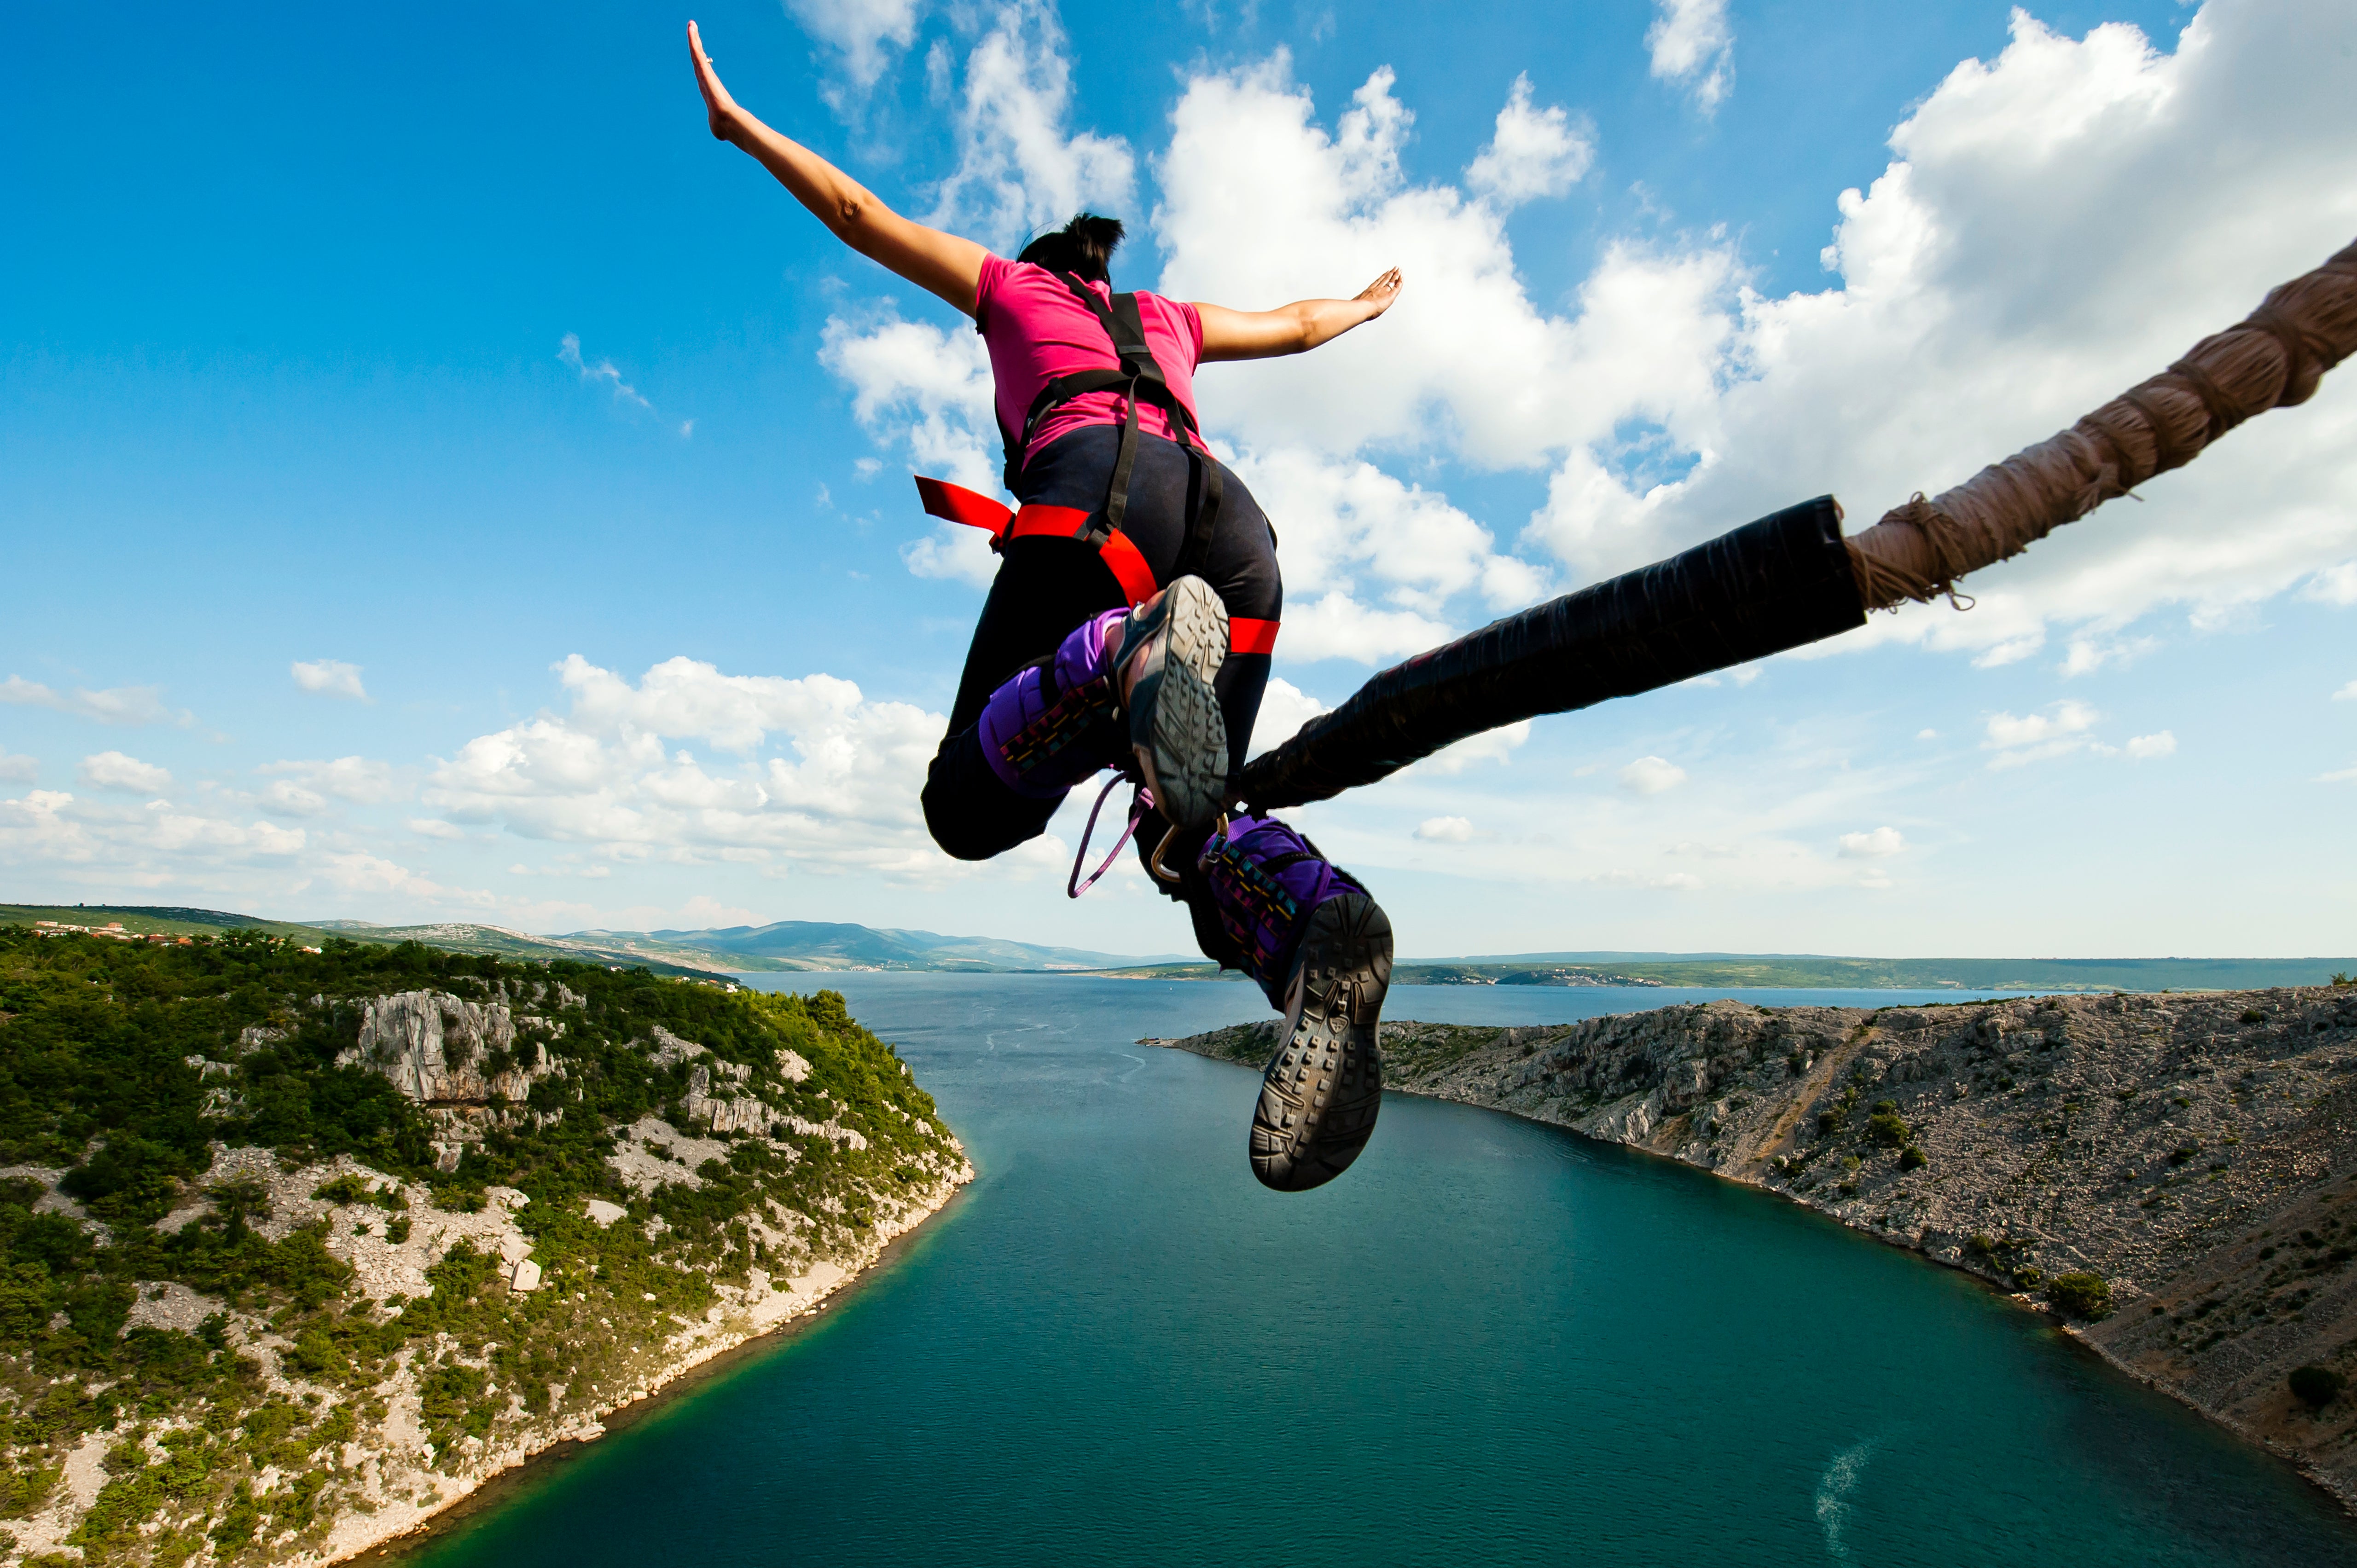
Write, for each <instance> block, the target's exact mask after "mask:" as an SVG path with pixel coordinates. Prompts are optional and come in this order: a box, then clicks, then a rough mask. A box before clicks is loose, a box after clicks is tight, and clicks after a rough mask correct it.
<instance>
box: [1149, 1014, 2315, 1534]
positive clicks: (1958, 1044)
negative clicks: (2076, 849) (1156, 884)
mask: <svg viewBox="0 0 2357 1568" xmlns="http://www.w3.org/2000/svg"><path fill="white" fill-rule="evenodd" d="M1382 1034H1383V1038H1382V1049H1383V1056H1384V1061H1385V1073H1384V1076H1385V1079H1386V1083H1385V1088H1386V1089H1388V1090H1392V1091H1393V1092H1396V1093H1402V1094H1414V1095H1417V1096H1419V1097H1421V1098H1425V1099H1430V1100H1437V1101H1448V1102H1450V1103H1455V1104H1461V1105H1465V1106H1468V1107H1469V1108H1471V1109H1475V1110H1482V1111H1495V1112H1504V1113H1505V1114H1507V1115H1511V1116H1514V1117H1516V1118H1518V1119H1520V1120H1523V1121H1526V1122H1537V1123H1539V1124H1542V1125H1545V1126H1551V1127H1557V1128H1560V1129H1562V1130H1564V1131H1566V1132H1568V1133H1574V1134H1576V1135H1577V1136H1579V1137H1582V1138H1584V1139H1587V1140H1589V1141H1592V1142H1595V1143H1599V1144H1618V1145H1620V1146H1621V1147H1623V1148H1628V1149H1631V1150H1634V1151H1636V1152H1638V1153H1641V1154H1646V1155H1655V1156H1658V1157H1661V1158H1664V1159H1669V1160H1672V1161H1674V1162H1675V1163H1677V1164H1680V1165H1690V1166H1694V1167H1695V1168H1698V1169H1701V1170H1703V1171H1706V1172H1707V1173H1708V1174H1710V1175H1712V1176H1717V1177H1719V1178H1721V1179H1723V1180H1727V1181H1729V1182H1734V1183H1737V1184H1738V1185H1741V1186H1744V1187H1752V1188H1755V1189H1757V1190H1760V1191H1762V1192H1767V1193H1770V1194H1773V1195H1775V1196H1777V1197H1782V1198H1785V1199H1788V1200H1790V1201H1792V1202H1793V1203H1795V1204H1797V1205H1799V1206H1800V1207H1802V1208H1807V1209H1810V1210H1812V1211H1813V1212H1815V1213H1818V1214H1822V1215H1824V1216H1825V1217H1826V1218H1828V1219H1833V1220H1835V1221H1836V1222H1838V1223H1839V1224H1841V1225H1842V1226H1843V1227H1844V1228H1845V1229H1846V1230H1851V1231H1854V1232H1857V1233H1860V1234H1863V1235H1867V1236H1870V1237H1872V1238H1874V1239H1875V1240H1878V1241H1881V1242H1884V1243H1885V1244H1887V1245H1889V1246H1892V1247H1895V1248H1899V1249H1900V1250H1902V1251H1910V1252H1913V1253H1916V1254H1917V1255H1919V1256H1921V1257H1922V1258H1924V1259H1926V1260H1928V1261H1930V1262H1934V1263H1938V1264H1940V1265H1942V1266H1943V1267H1945V1268H1948V1269H1951V1270H1953V1271H1955V1272H1958V1273H1964V1274H1967V1275H1970V1276H1972V1277H1973V1278H1975V1279H1977V1280H1979V1281H1980V1282H1981V1283H1983V1284H1984V1285H1986V1287H1987V1288H1988V1289H1990V1290H1991V1291H1992V1292H1993V1293H1994V1294H1998V1295H2001V1296H2004V1297H2006V1298H2007V1300H2009V1301H2010V1302H2011V1303H2012V1305H2016V1306H2018V1307H2020V1308H2023V1309H2025V1310H2028V1311H2030V1312H2034V1313H2038V1314H2040V1316H2045V1317H2047V1318H2048V1319H2050V1322H2051V1323H2052V1324H2053V1326H2056V1327H2058V1328H2060V1329H2061V1331H2062V1332H2063V1334H2064V1335H2065V1336H2067V1337H2068V1338H2069V1339H2070V1340H2071V1341H2072V1343H2073V1344H2075V1345H2076V1346H2078V1347H2081V1348H2084V1349H2085V1350H2087V1351H2090V1352H2092V1353H2093V1355H2095V1356H2096V1357H2098V1358H2099V1359H2102V1360H2103V1361H2104V1363H2105V1364H2107V1365H2108V1366H2110V1367H2111V1368H2113V1369H2115V1370H2117V1371H2119V1372H2121V1373H2124V1374H2126V1376H2127V1377H2129V1378H2131V1379H2133V1380H2135V1381H2136V1382H2137V1383H2140V1384H2142V1385H2143V1386H2145V1387H2147V1388H2149V1389H2153V1390H2156V1391H2159V1392H2162V1393H2165V1394H2168V1395H2169V1397H2170V1398H2171V1399H2173V1400H2175V1401H2176V1402H2178V1403H2179V1404H2181V1405H2184V1406H2186V1407H2187V1408H2189V1409H2190V1410H2193V1411H2195V1412H2199V1413H2200V1414H2201V1415H2202V1416H2204V1417H2205V1418H2207V1419H2208V1420H2210V1421H2212V1422H2214V1423H2217V1424H2218V1425H2220V1426H2222V1427H2223V1428H2225V1429H2226V1430H2227V1431H2229V1432H2231V1433H2233V1434H2234V1435H2235V1436H2237V1437H2239V1438H2242V1439H2244V1440H2245V1441H2248V1442H2250V1443H2252V1444H2254V1445H2255V1446H2256V1447H2258V1448H2259V1449H2260V1450H2261V1451H2262V1452H2264V1453H2266V1455H2269V1456H2270V1457H2271V1458H2273V1459H2276V1460H2278V1461H2281V1462H2283V1463H2285V1464H2287V1465H2289V1466H2291V1467H2292V1469H2293V1470H2294V1471H2295V1472H2296V1473H2298V1476H2299V1477H2301V1478H2302V1479H2303V1480H2305V1481H2307V1482H2309V1484H2311V1485H2313V1486H2316V1487H2319V1489H2320V1490H2322V1491H2323V1492H2324V1493H2325V1494H2326V1495H2328V1496H2329V1497H2330V1498H2332V1499H2333V1500H2334V1502H2335V1503H2337V1504H2338V1505H2339V1506H2340V1508H2341V1509H2342V1510H2343V1511H2345V1512H2348V1513H2350V1514H2352V1515H2357V1400H2352V1399H2349V1398H2345V1397H2344V1398H2343V1399H2341V1400H2339V1401H2337V1402H2333V1403H2332V1404H2331V1405H2330V1406H2329V1407H2328V1408H2326V1409H2323V1410H2319V1411H2317V1412H2313V1413H2310V1412H2308V1411H2306V1410H2305V1409H2304V1408H2302V1407H2299V1406H2298V1405H2297V1402H2295V1400H2294V1399H2293V1397H2292V1396H2291V1395H2290V1394H2289V1392H2288V1391H2287V1387H2286V1381H2285V1374H2286V1373H2287V1371H2288V1370H2289V1369H2290V1368H2291V1367H2292V1366H2294V1365H2298V1364H2304V1363H2311V1362H2312V1363H2325V1364H2329V1363H2333V1362H2335V1361H2336V1360H2347V1359H2350V1356H2351V1353H2352V1351H2357V1333H2352V1331H2357V1269H2352V1268H2349V1267H2347V1266H2345V1265H2346V1263H2347V1262H2348V1261H2349V1259H2350V1254H2351V1252H2352V1251H2353V1250H2357V1249H2352V1248H2351V1247H2349V1246H2347V1245H2342V1246H2340V1247H2336V1248H2333V1249H2332V1251H2330V1253H2329V1254H2328V1253H2327V1252H2326V1251H2325V1249H2326V1247H2327V1246H2328V1245H2329V1244H2330V1242H2331V1241H2332V1240H2335V1239H2336V1238H2340V1239H2341V1240H2344V1241H2346V1240H2357V1229H2352V1230H2347V1231H2344V1227H2350V1226H2351V1222H2352V1220H2357V1119H2352V1117H2351V1116H2349V1115H2348V1114H2347V1113H2346V1112H2348V1111H2349V1110H2350V1109H2351V1108H2352V1101H2357V1056H2346V1055H2343V1054H2342V1053H2343V1052H2344V1051H2345V1050H2346V1049H2347V1047H2349V1046H2350V1045H2352V1043H2357V994H2352V993H2351V992H2350V991H2349V990H2348V989H2347V988H2341V989H2337V990H2336V989H2334V988H2329V987H2314V988H2309V987H2303V988H2298V989H2297V990H2293V989H2283V990H2277V991H2269V992H2244V993H2202V994H2188V993H2181V992H2180V993H2158V994H2151V995H2144V996H2134V995H2114V996H2108V997H2104V998H2089V997H2083V996H2069V997H2054V998H2050V999H2042V1000H2034V1001H2033V1000H2031V999H2028V998H2021V999H2014V998H2005V999H1997V1000H1989V1001H1960V1002H1957V1003H1953V1004H1930V1005H1927V1006H1922V1007H1907V1006H1901V1007H1895V1008H1834V1007H1824V1006H1818V1005H1813V1004H1793V1005H1791V1006H1788V1007H1784V1008H1779V1009H1775V1010H1773V1011H1770V1010H1768V1009H1764V1008H1760V1007H1757V1006H1755V1005H1753V1004H1748V1003H1738V1002H1731V1001H1729V1002H1718V1003H1713V1004H1704V1005H1695V1004H1671V1005H1669V1006H1665V1007H1662V1008H1657V1009H1653V1010H1651V1011H1646V1012H1638V1013H1627V1014H1619V1015H1610V1016H1608V1017H1602V1018H1593V1019H1587V1020H1583V1021H1581V1022H1579V1023H1577V1024H1571V1025H1562V1026H1512V1027H1503V1026H1447V1025H1426V1024H1415V1023H1408V1022H1400V1023H1386V1024H1384V1025H1383V1026H1382ZM1139 1043H1140V1044H1141V1045H1151V1046H1157V1047H1164V1048H1168V1049H1178V1050H1184V1051H1188V1052H1189V1053H1191V1054H1194V1055H1198V1056H1202V1057H1207V1058H1211V1059H1213V1060H1218V1061H1226V1062H1230V1063H1232V1064H1234V1065H1237V1066H1243V1067H1247V1068H1251V1069H1254V1070H1258V1069H1259V1067H1260V1065H1261V1063H1262V1062H1263V1061H1264V1060H1265V1058H1266V1057H1267V1056H1268V1054H1269V1052H1270V1051H1271V1050H1272V1049H1273V1048H1274V1035H1273V1031H1272V1030H1271V1028H1270V1026H1267V1025H1265V1024H1254V1025H1244V1026H1236V1027H1232V1028H1229V1029H1222V1030H1213V1031H1210V1032H1208V1033H1205V1034H1201V1035H1196V1036H1189V1037H1187V1038H1184V1039H1158V1038H1149V1039H1146V1040H1141V1041H1140V1042H1139ZM2235 1069H2241V1070H2240V1071H2239V1072H2237V1071H2236V1070H2235ZM2017 1075H2018V1079H2026V1080H2029V1081H2027V1082H2018V1081H2017ZM1876 1095H1886V1096H1889V1098H1888V1099H1878V1100H1873V1101H1872V1104H1873V1108H1874V1111H1875V1112H1876V1116H1875V1118H1874V1119H1873V1121H1872V1122H1869V1120H1868V1118H1867V1101H1868V1099H1869V1098H1870V1097H1872V1096H1876ZM1877 1122H1879V1123H1883V1124H1884V1125H1882V1126H1879V1127H1878V1126H1877V1125H1876V1123H1877ZM1885 1133H1888V1134H1890V1135H1889V1136H1884V1135H1881V1134H1885ZM1902 1152H1903V1153H1904V1155H1905V1157H1904V1158H1902V1157H1901V1155H1902ZM2065 1274H2085V1275H2093V1276H2095V1277H2097V1278H2098V1279H2100V1280H2101V1281H2102V1283H2103V1284H2104V1288H2105V1289H2107V1291H2108V1293H2109V1309H2108V1310H2107V1311H2104V1313H2103V1314H2102V1315H2101V1316H2097V1317H2095V1318H2093V1319H2090V1320H2088V1321H2084V1322H2077V1321H2072V1319H2071V1317H2070V1316H2068V1315H2066V1314H2065V1313H2064V1312H2063V1311H2061V1310H2060V1309H2058V1308H2057V1307H2055V1306H2053V1305H2049V1304H2048V1303H2046V1302H2042V1301H2040V1299H2039V1298H2038V1294H2036V1293H2038V1292H2039V1290H2040V1286H2041V1285H2045V1284H2050V1283H2051V1282H2052V1281H2053V1280H2054V1279H2055V1278H2056V1277H2057V1276H2060V1275H2065ZM2220 1308H2222V1309H2223V1310H2222V1311H2219V1310H2217V1309H2220ZM2205 1335H2206V1337H2204V1336H2205Z"/></svg>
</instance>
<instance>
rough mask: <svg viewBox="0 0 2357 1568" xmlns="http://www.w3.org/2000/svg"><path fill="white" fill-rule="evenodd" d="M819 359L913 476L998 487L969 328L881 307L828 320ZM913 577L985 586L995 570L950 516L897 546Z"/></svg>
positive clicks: (979, 350) (984, 386)
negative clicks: (856, 317)
mask: <svg viewBox="0 0 2357 1568" xmlns="http://www.w3.org/2000/svg"><path fill="white" fill-rule="evenodd" d="M819 360H820V362H821V363H822V364H823V365H824V366H825V367H826V368H827V369H828V370H830V371H834V373H835V374H836V375H837V376H839V377H841V378H842V379H843V380H844V381H846V382H848V383H849V384H850V386H851V392H852V397H851V412H852V414H853V416H854V417H855V418H856V419H857V420H858V421H859V423H860V424H862V425H863V426H865V427H866V429H867V431H868V432H869V433H870V434H871V435H875V436H876V437H877V440H878V441H879V442H882V443H883V444H885V445H887V446H893V447H896V448H899V449H900V450H903V451H905V452H906V453H907V455H908V456H909V460H910V461H911V463H912V464H913V465H914V467H916V470H917V472H919V473H920V474H930V475H932V476H935V477H936V478H944V479H949V480H951V481H952V482H954V483H956V484H961V485H963V486H965V487H966V489H971V490H979V491H981V492H982V493H983V494H985V495H996V494H997V493H998V464H997V462H996V460H995V459H994V458H993V457H992V456H991V452H992V449H993V447H994V446H995V445H996V442H997V440H998V427H997V422H996V415H995V414H994V413H992V412H991V380H990V356H989V353H988V351H987V350H986V349H984V347H983V342H982V339H981V338H979V337H978V336H976V335H975V334H974V333H972V332H944V331H942V329H941V328H938V327H935V326H932V325H931V324H930V323H928V322H919V321H903V320H901V319H900V318H899V317H898V315H896V314H894V313H893V312H891V311H890V310H889V309H888V308H887V309H884V310H881V311H879V312H877V314H876V315H875V316H874V317H872V318H870V319H868V320H866V322H864V323H855V322H853V321H850V320H846V319H845V318H844V317H832V318H830V319H829V320H828V322H827V324H826V328H825V330H824V332H823V335H822V338H821V347H820V349H819ZM900 559H901V560H902V562H904V563H905V564H907V566H908V568H909V571H910V572H912V573H914V574H915V575H918V576H920V577H948V578H953V579H955V580H958V581H960V582H965V583H971V584H973V585H974V586H976V587H988V586H989V585H990V579H991V577H992V575H994V574H995V573H996V571H997V569H998V558H997V557H996V555H993V554H992V553H990V541H989V538H988V536H986V535H985V533H984V532H982V530H980V529H978V528H965V527H962V526H960V525H959V524H956V523H952V522H943V523H940V524H937V525H936V526H935V527H934V529H933V531H932V532H931V533H928V534H924V535H920V537H918V538H916V539H914V540H911V541H909V542H908V543H906V544H904V545H902V546H901V549H900Z"/></svg>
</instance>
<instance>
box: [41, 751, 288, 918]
mask: <svg viewBox="0 0 2357 1568" xmlns="http://www.w3.org/2000/svg"><path fill="white" fill-rule="evenodd" d="M116 755H119V754H116ZM98 760H99V759H98V758H92V759H91V761H98ZM123 760H124V762H129V763H131V765H132V767H133V768H141V767H144V766H145V765H144V764H140V763H137V762H135V761H134V760H133V759H131V758H128V757H125V758H124V759H123ZM85 766H87V765H85ZM114 771H115V769H114V768H113V767H112V766H110V767H108V768H105V769H102V772H108V773H112V772H114ZM156 771H159V772H160V771H161V770H160V769H157V770H156ZM105 787H136V786H135V785H132V784H130V783H128V782H127V781H126V783H125V784H124V785H122V786H105ZM307 843H308V840H307V836H306V835H305V833H304V832H303V830H302V829H300V828H282V827H279V826H277V825H275V824H274V823H271V822H250V823H244V822H232V821H230V820H229V819H227V818H224V817H219V816H212V815H208V814H206V813H205V812H203V811H187V810H182V809H180V808H178V807H176V806H173V805H172V804H171V803H169V802H168V801H165V800H151V801H149V802H147V803H146V804H145V805H144V806H135V805H128V804H122V805H118V804H113V803H104V802H98V801H91V800H82V799H81V798H79V797H77V796H75V795H72V794H69V793H67V792H66V791H64V790H59V789H33V790H28V791H27V793H26V794H25V795H24V796H22V797H21V798H19V799H16V800H0V865H6V866H7V867H9V868H10V869H11V870H12V871H14V872H16V873H17V874H18V875H24V874H27V873H37V874H39V875H42V876H43V877H44V878H46V879H49V880H53V881H54V880H68V881H74V882H78V883H81V884H85V885H95V886H100V887H105V888H150V887H163V886H174V885H180V886H242V887H245V888H248V889H252V888H256V887H262V886H270V887H283V886H285V880H284V879H285V875H286V873H287V870H288V868H289V865H290V864H291V863H292V862H293V860H294V858H295V857H296V856H297V855H299V854H301V853H302V852H303V851H304V849H305V848H306V846H307ZM239 872H246V873H253V874H258V875H259V877H260V880H255V879H254V878H253V876H247V877H244V878H239V877H237V876H235V875H233V874H235V873H239ZM224 874H231V875H229V877H228V879H227V880H224Z"/></svg>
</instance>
